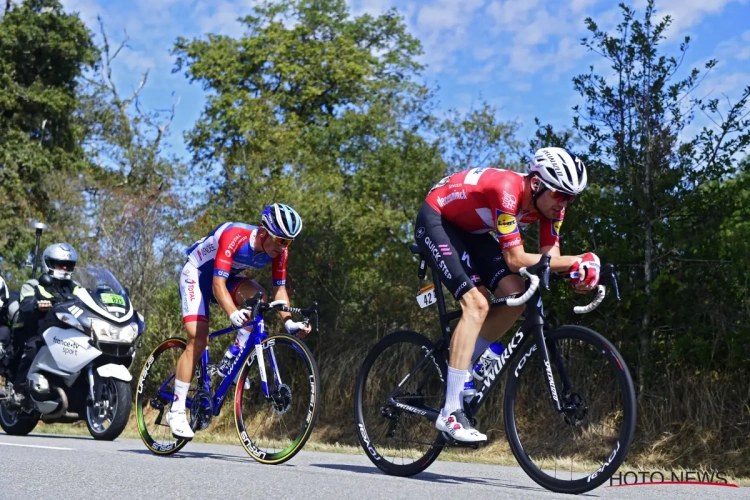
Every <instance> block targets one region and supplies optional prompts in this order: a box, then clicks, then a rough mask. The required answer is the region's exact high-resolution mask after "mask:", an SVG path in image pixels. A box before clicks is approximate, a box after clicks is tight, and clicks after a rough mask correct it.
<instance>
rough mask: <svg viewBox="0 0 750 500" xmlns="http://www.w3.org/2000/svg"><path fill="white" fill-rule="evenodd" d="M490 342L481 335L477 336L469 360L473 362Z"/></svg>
mask: <svg viewBox="0 0 750 500" xmlns="http://www.w3.org/2000/svg"><path fill="white" fill-rule="evenodd" d="M491 343H492V341H491V340H487V339H485V338H483V337H482V336H481V335H479V336H477V343H476V344H474V354H472V355H471V362H472V363H473V362H474V361H476V359H477V358H478V357H479V356H481V355H482V353H483V352H484V351H486V350H487V348H488V347H489V346H490V344H491Z"/></svg>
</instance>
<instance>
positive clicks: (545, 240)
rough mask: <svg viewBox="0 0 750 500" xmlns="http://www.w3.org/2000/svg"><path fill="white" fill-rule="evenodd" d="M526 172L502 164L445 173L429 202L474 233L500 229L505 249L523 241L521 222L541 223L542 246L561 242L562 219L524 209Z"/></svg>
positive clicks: (464, 228)
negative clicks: (520, 228)
mask: <svg viewBox="0 0 750 500" xmlns="http://www.w3.org/2000/svg"><path fill="white" fill-rule="evenodd" d="M524 177H525V176H524V175H523V174H519V173H517V172H513V171H511V170H501V169H499V168H471V169H468V170H463V171H461V172H457V173H455V174H453V175H451V176H448V177H444V178H443V179H441V180H440V182H438V183H437V184H436V185H435V186H434V187H433V188H432V189H431V190H430V192H429V193H428V195H427V200H426V201H427V203H428V204H429V205H430V206H431V207H432V208H434V209H435V210H436V211H437V212H438V213H439V214H440V215H442V216H443V217H444V218H445V219H446V220H448V221H449V222H451V223H452V224H454V225H455V226H456V227H458V228H460V229H463V230H464V231H467V232H470V233H486V232H489V231H493V230H494V231H496V232H497V237H498V240H499V242H500V245H501V247H502V248H503V249H506V248H513V247H517V246H519V245H522V244H523V241H522V239H521V233H520V232H519V229H518V228H519V226H520V227H523V226H526V225H528V224H531V223H532V222H535V221H540V223H539V241H540V243H541V246H542V247H546V246H556V247H559V246H560V226H561V225H562V221H563V217H565V210H563V211H562V212H561V213H560V218H559V219H552V220H550V219H548V218H546V217H544V216H543V215H542V214H540V213H538V212H534V213H532V212H527V211H524V210H521V208H520V206H519V204H520V201H521V198H522V196H523V181H524Z"/></svg>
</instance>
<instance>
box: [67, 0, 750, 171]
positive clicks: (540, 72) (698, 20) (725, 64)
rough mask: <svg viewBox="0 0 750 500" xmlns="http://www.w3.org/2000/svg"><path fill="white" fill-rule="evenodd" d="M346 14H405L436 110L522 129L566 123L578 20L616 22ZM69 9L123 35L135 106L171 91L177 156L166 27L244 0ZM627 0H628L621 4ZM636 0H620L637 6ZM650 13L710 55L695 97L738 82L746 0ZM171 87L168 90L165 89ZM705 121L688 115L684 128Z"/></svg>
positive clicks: (120, 66)
mask: <svg viewBox="0 0 750 500" xmlns="http://www.w3.org/2000/svg"><path fill="white" fill-rule="evenodd" d="M347 1H348V3H349V5H350V7H351V9H352V13H353V14H355V15H358V14H361V13H364V12H367V13H371V14H379V13H381V12H383V11H384V10H385V9H388V8H390V7H395V8H397V9H398V10H399V11H400V12H401V13H402V14H403V15H404V17H405V19H406V22H407V25H408V27H409V30H410V32H411V33H412V34H413V35H415V36H416V37H417V38H419V39H420V40H421V41H422V44H423V47H424V52H425V54H424V56H423V57H422V61H421V62H423V63H425V64H427V65H428V68H427V71H426V72H425V74H424V79H425V82H426V83H429V84H437V85H438V86H439V87H440V91H439V93H438V98H439V100H440V103H441V108H442V109H444V110H447V109H450V108H457V109H459V110H466V109H468V108H469V107H470V106H471V105H472V103H479V102H480V101H481V100H487V101H488V102H490V103H491V104H493V105H495V106H496V107H497V108H498V115H499V117H500V118H501V119H503V120H517V121H519V122H520V123H521V125H522V128H521V133H520V136H519V138H520V139H526V138H528V137H530V136H531V135H532V134H533V130H534V127H533V119H534V117H539V118H540V119H541V120H542V122H543V123H545V122H546V123H552V124H553V125H555V126H569V125H570V124H571V121H572V118H571V117H572V112H571V109H570V108H571V107H572V106H573V105H574V104H576V103H577V102H580V100H579V97H578V95H577V94H576V93H575V92H574V90H573V86H572V83H571V78H572V77H573V76H575V75H577V74H579V73H581V72H584V71H586V70H587V68H588V66H589V65H590V64H595V65H596V66H597V68H598V67H599V65H601V64H602V59H601V58H600V57H598V56H596V55H593V54H591V53H587V52H586V51H585V49H584V48H583V47H581V45H580V39H581V37H582V36H585V35H586V34H587V33H586V30H585V25H584V19H585V18H586V17H592V18H593V19H594V20H595V21H596V22H597V23H598V24H599V27H600V28H602V29H605V30H608V31H610V33H613V32H614V30H613V28H614V26H615V24H616V23H617V22H618V21H619V19H620V18H619V12H620V10H619V8H618V7H617V2H612V1H598V0H558V1H552V0H505V1H501V0H458V1H455V0H347ZM62 3H63V5H64V6H65V8H66V10H68V11H77V12H79V13H80V14H81V16H82V18H83V19H84V21H85V22H86V23H87V24H88V25H89V27H90V28H91V29H92V31H94V32H95V33H97V34H98V26H97V22H96V16H97V15H100V16H101V17H102V19H103V21H104V23H105V25H106V29H107V33H108V36H109V38H110V41H111V43H112V44H114V42H119V41H121V40H122V39H123V37H124V33H125V31H127V34H128V36H129V37H130V42H129V49H128V50H125V51H124V52H122V53H121V54H120V56H119V57H118V59H117V61H118V63H117V64H116V65H115V68H114V69H115V71H114V79H115V82H116V83H117V84H118V86H119V87H120V89H121V93H125V91H127V90H131V91H132V89H134V88H135V87H136V86H137V84H138V82H139V80H140V75H141V74H142V73H143V72H144V71H145V70H147V69H148V70H149V79H148V82H147V84H146V86H145V87H144V90H143V92H142V94H141V100H142V102H143V104H144V105H145V106H146V107H147V108H168V107H170V105H171V102H172V100H173V99H176V98H179V99H180V101H179V105H178V107H177V110H176V115H175V120H174V122H173V124H172V134H171V136H170V139H169V143H170V145H171V147H172V152H173V153H175V154H177V155H178V156H181V157H184V158H186V159H187V158H188V157H189V153H188V152H187V151H186V149H185V147H184V142H183V136H182V134H183V132H184V131H185V130H189V129H190V128H191V126H192V124H193V123H194V122H195V121H196V119H197V118H198V117H199V116H200V113H201V110H202V108H203V104H204V98H203V95H204V93H203V91H202V89H201V88H200V86H199V85H195V84H192V85H191V84H189V83H188V81H187V80H186V79H185V77H184V75H183V74H182V73H177V74H172V68H173V58H172V57H171V56H170V55H169V51H170V49H171V47H172V45H173V43H174V41H175V39H176V38H177V37H178V36H185V37H188V38H192V37H197V36H201V35H203V34H205V33H221V34H226V35H232V36H240V35H241V33H242V29H241V25H240V24H239V23H238V22H236V21H235V20H236V18H238V17H240V16H242V15H245V14H247V13H249V12H250V9H251V8H252V6H253V4H254V3H255V0H215V1H206V0H200V1H199V0H193V1H185V0H182V1H180V0H62ZM626 3H628V2H626ZM645 4H646V1H645V0H635V1H632V2H629V3H628V5H631V6H633V7H635V8H636V9H638V10H639V12H642V10H643V8H644V6H645ZM656 7H657V14H658V15H659V16H661V15H665V14H670V15H671V16H672V17H673V20H674V21H673V24H672V27H671V29H670V30H669V31H668V33H667V36H668V40H667V41H666V46H667V47H668V48H670V49H672V50H673V53H674V54H676V53H677V52H676V51H677V48H678V45H679V42H680V41H682V39H683V37H684V36H686V35H689V36H690V37H691V39H692V41H691V46H692V48H691V49H690V51H689V53H688V57H687V58H686V61H685V65H684V66H685V68H689V67H692V66H696V65H697V66H699V67H702V66H703V64H704V63H705V62H706V61H707V60H709V59H711V58H717V59H719V60H720V63H719V66H718V67H717V68H716V69H715V70H714V71H713V72H712V73H711V74H710V75H709V76H708V77H707V78H706V80H705V81H704V82H703V84H702V85H701V87H700V88H699V90H698V92H697V93H696V94H695V95H696V96H698V97H703V96H706V95H709V96H716V97H720V96H721V95H722V93H725V94H727V95H728V96H729V97H733V98H736V97H737V96H738V95H739V94H740V92H741V90H742V88H743V87H744V86H746V85H748V84H750V0H661V1H660V2H657V4H656ZM173 93H174V97H173V95H172V94H173ZM702 123H705V120H699V121H698V122H697V123H696V125H695V126H694V127H691V129H692V130H691V131H695V130H697V127H698V126H699V125H702Z"/></svg>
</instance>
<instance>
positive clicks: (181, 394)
mask: <svg viewBox="0 0 750 500" xmlns="http://www.w3.org/2000/svg"><path fill="white" fill-rule="evenodd" d="M188 389H190V382H183V381H182V380H177V379H176V378H175V379H174V395H175V400H174V401H173V402H172V407H171V408H170V409H169V411H181V410H184V409H185V400H186V399H187V393H188Z"/></svg>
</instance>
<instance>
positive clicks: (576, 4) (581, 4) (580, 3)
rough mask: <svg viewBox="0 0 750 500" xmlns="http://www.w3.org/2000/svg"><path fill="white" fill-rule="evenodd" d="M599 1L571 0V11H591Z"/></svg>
mask: <svg viewBox="0 0 750 500" xmlns="http://www.w3.org/2000/svg"><path fill="white" fill-rule="evenodd" d="M598 2H599V0H570V10H572V11H573V12H582V11H587V10H590V9H591V7H593V6H594V5H596V4H597V3H598Z"/></svg>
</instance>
